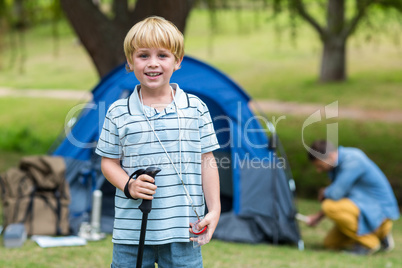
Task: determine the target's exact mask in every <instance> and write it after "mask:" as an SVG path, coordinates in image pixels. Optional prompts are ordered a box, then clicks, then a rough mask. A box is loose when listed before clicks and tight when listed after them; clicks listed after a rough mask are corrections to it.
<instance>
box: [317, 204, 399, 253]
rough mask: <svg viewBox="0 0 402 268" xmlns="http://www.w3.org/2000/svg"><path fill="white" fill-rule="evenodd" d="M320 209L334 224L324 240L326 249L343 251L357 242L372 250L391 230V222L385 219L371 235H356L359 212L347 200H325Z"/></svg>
mask: <svg viewBox="0 0 402 268" xmlns="http://www.w3.org/2000/svg"><path fill="white" fill-rule="evenodd" d="M321 207H322V210H323V212H324V214H325V216H327V217H328V218H329V219H331V220H332V221H334V223H335V226H334V227H333V228H332V230H330V231H329V233H328V234H327V236H326V238H325V240H324V246H325V247H326V248H330V249H343V248H345V247H348V246H350V245H353V244H355V243H356V242H357V243H360V244H362V245H363V246H366V247H368V248H370V249H374V248H377V247H379V246H380V240H381V239H383V238H384V237H385V236H386V235H387V234H388V233H389V232H390V231H391V229H392V221H391V220H388V219H387V220H385V221H384V222H383V223H382V224H381V225H380V227H378V228H377V230H375V231H374V232H373V233H370V234H365V235H357V227H358V218H359V214H360V210H359V208H358V207H357V206H356V205H355V204H354V203H353V202H352V201H351V200H350V199H347V198H344V199H340V200H338V201H334V200H330V199H326V200H324V201H323V202H322V204H321Z"/></svg>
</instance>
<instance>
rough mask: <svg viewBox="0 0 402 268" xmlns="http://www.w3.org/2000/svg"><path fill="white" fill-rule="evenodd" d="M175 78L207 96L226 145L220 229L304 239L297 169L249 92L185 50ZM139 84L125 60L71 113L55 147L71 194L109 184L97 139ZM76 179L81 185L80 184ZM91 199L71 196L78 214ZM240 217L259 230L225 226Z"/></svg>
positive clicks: (221, 157)
mask: <svg viewBox="0 0 402 268" xmlns="http://www.w3.org/2000/svg"><path fill="white" fill-rule="evenodd" d="M171 82H172V83H178V84H179V85H180V87H181V88H182V89H183V90H184V91H186V92H187V93H190V94H194V95H197V96H198V97H199V98H201V99H202V100H203V101H204V102H205V103H206V104H207V106H208V107H209V110H210V114H211V117H212V120H213V123H214V127H215V131H216V133H217V136H218V141H219V144H220V145H221V148H220V149H219V150H218V151H216V152H214V155H215V156H216V158H217V161H218V166H219V173H220V179H221V194H222V204H223V207H222V211H223V212H225V213H223V214H222V217H221V222H222V224H221V222H220V223H219V225H218V228H217V230H216V237H217V238H221V239H224V240H234V241H244V242H261V241H265V240H266V241H270V242H275V243H276V242H278V243H281V242H283V243H298V242H299V240H300V235H299V230H298V226H297V223H296V222H295V218H294V216H295V213H296V210H295V207H294V205H293V195H292V191H291V190H290V189H289V182H292V179H291V178H290V177H289V175H290V174H291V173H290V172H289V167H288V164H287V162H286V161H285V160H283V159H284V158H283V157H279V156H278V154H277V150H276V149H277V146H276V145H273V143H272V140H270V139H269V138H268V136H267V132H266V130H264V128H262V126H261V124H260V120H261V119H262V118H261V117H260V116H258V117H257V116H255V115H254V114H253V112H252V111H251V110H250V108H249V106H248V104H249V101H250V97H249V96H248V95H247V94H246V93H245V92H244V91H243V90H242V89H241V88H240V87H239V86H238V85H237V84H236V83H234V82H233V81H232V80H231V79H230V78H228V77H227V76H226V75H225V74H223V73H222V72H220V71H218V70H217V69H215V68H213V67H211V66H209V65H207V64H205V63H203V62H201V61H199V60H196V59H194V58H191V57H188V56H186V57H184V60H183V62H182V67H181V69H180V70H178V71H176V72H175V73H174V74H173V76H172V79H171ZM136 84H138V80H137V79H136V78H135V76H134V74H133V73H132V72H131V73H127V71H126V70H125V67H124V65H122V66H119V67H118V68H116V69H115V70H113V71H112V72H111V73H110V74H108V75H107V76H106V77H104V78H103V79H102V80H101V81H100V82H99V84H98V85H97V86H96V87H95V88H94V89H93V91H92V94H93V99H92V101H91V102H89V103H88V104H87V105H86V106H85V107H83V109H81V110H82V111H81V113H80V114H79V116H78V117H77V119H76V122H74V121H73V119H74V120H75V118H72V120H70V121H71V122H70V123H74V124H73V126H72V127H71V129H67V130H66V133H67V135H66V136H65V138H64V140H62V142H61V143H60V144H59V145H58V147H57V148H56V149H55V150H54V152H53V155H57V156H63V157H65V159H66V163H67V167H68V169H67V179H68V180H69V182H70V186H71V189H72V190H71V192H72V200H73V202H74V194H77V197H78V196H80V195H83V194H86V195H87V196H90V194H88V192H90V191H91V190H93V189H95V188H100V187H101V185H102V184H103V181H104V178H103V176H102V174H101V173H100V169H99V159H98V158H97V157H96V155H94V148H95V146H96V141H97V140H98V138H99V135H100V131H101V130H102V126H103V120H104V117H105V114H106V111H107V109H108V107H109V106H110V105H111V104H112V103H113V102H114V101H116V100H117V99H119V98H125V97H127V96H129V94H131V92H132V90H133V88H134V86H135V85H136ZM77 174H78V175H77ZM77 178H78V179H77ZM102 178H103V179H102ZM77 180H78V184H79V186H78V188H81V190H79V189H78V190H75V188H76V186H75V184H77ZM91 180H92V183H90V181H91ZM82 185H91V187H86V188H85V187H83V186H82ZM290 185H292V183H291V184H290ZM111 194H112V195H113V193H111ZM87 203H88V204H85V202H82V200H80V201H76V204H71V206H70V210H71V213H72V214H73V215H75V214H76V215H78V214H79V213H80V212H81V211H83V210H88V209H90V200H88V201H87ZM84 204H85V205H84ZM112 216H113V215H112ZM256 217H257V218H258V219H256ZM225 221H227V222H226V223H225ZM235 222H238V223H239V224H238V225H237V226H238V227H241V228H242V230H244V224H245V225H247V226H248V228H251V229H250V232H251V233H253V234H255V233H256V231H255V229H258V230H259V232H257V233H259V235H258V236H255V235H253V234H251V233H250V234H249V235H248V236H247V237H245V238H244V237H243V238H242V237H235V238H232V237H227V235H226V234H225V226H227V225H228V224H230V225H233V223H235ZM261 222H262V223H261ZM267 222H268V223H267ZM221 226H222V228H221ZM230 228H232V229H236V227H234V226H231V227H230ZM281 228H282V229H283V230H281ZM240 233H242V232H240ZM250 236H251V237H250Z"/></svg>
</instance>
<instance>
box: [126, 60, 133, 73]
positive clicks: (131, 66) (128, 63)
mask: <svg viewBox="0 0 402 268" xmlns="http://www.w3.org/2000/svg"><path fill="white" fill-rule="evenodd" d="M126 66H127V67H129V68H130V70H131V71H133V65H132V64H131V63H130V61H129V60H128V59H127V65H126Z"/></svg>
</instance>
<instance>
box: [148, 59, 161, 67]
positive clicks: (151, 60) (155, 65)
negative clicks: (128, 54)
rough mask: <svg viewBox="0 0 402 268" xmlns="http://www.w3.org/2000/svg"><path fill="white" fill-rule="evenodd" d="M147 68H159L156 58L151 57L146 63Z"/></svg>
mask: <svg viewBox="0 0 402 268" xmlns="http://www.w3.org/2000/svg"><path fill="white" fill-rule="evenodd" d="M148 66H149V67H158V66H159V61H158V59H157V58H156V57H152V58H151V59H150V61H149V63H148Z"/></svg>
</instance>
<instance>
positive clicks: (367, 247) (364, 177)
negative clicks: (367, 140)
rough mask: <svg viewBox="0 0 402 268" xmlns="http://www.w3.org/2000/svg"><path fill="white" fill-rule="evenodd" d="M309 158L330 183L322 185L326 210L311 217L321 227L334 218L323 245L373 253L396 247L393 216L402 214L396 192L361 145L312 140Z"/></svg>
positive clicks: (309, 222)
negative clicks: (326, 218)
mask: <svg viewBox="0 0 402 268" xmlns="http://www.w3.org/2000/svg"><path fill="white" fill-rule="evenodd" d="M308 158H309V160H310V161H311V163H312V164H313V165H314V166H315V168H316V170H317V172H323V171H325V172H328V176H329V178H330V180H331V184H330V185H329V186H328V187H326V188H324V189H321V190H320V191H319V193H318V199H319V201H320V202H321V210H320V211H319V212H318V213H316V214H312V215H309V216H308V221H307V224H308V225H309V226H316V225H317V224H318V223H319V222H320V221H321V220H322V219H323V218H324V217H325V216H326V217H328V218H329V219H331V220H332V221H333V222H334V227H333V228H332V230H330V232H329V233H328V234H327V236H326V238H325V240H324V246H325V247H326V248H329V249H335V250H339V249H347V250H348V251H349V252H350V253H353V254H358V255H370V254H373V253H375V252H377V251H378V250H380V249H382V250H384V251H390V250H392V249H393V248H394V241H393V238H392V235H391V229H392V220H396V219H398V218H399V209H398V205H397V201H396V198H395V195H394V193H393V191H392V189H391V185H390V184H389V182H388V180H387V178H386V177H385V175H384V173H383V172H382V171H381V170H380V169H379V167H378V166H377V165H376V164H375V163H374V162H373V161H372V160H370V159H369V158H368V157H367V156H366V155H365V154H364V153H363V152H362V151H361V150H359V149H357V148H346V147H342V146H340V147H339V148H335V147H334V146H333V145H332V144H331V143H330V142H327V141H325V140H319V141H315V142H313V144H312V146H311V149H310V150H309V152H308Z"/></svg>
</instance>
